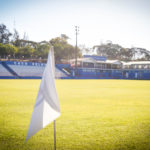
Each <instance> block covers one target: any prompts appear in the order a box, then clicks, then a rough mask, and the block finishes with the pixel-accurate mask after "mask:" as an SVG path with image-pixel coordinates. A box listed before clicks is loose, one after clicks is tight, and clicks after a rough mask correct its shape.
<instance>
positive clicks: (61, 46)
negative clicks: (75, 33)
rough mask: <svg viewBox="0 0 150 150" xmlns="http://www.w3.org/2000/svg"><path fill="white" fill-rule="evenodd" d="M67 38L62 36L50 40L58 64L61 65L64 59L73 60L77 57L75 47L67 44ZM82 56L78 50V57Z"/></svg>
mask: <svg viewBox="0 0 150 150" xmlns="http://www.w3.org/2000/svg"><path fill="white" fill-rule="evenodd" d="M66 37H67V36H66V35H65V36H64V35H63V36H62V35H61V37H56V38H54V39H51V40H50V43H51V44H52V45H53V46H54V54H55V61H56V63H61V62H62V59H66V60H69V59H72V58H74V57H75V47H73V46H72V45H70V44H69V43H68V42H67V39H68V38H66ZM80 56H81V53H80V49H79V48H78V57H80Z"/></svg>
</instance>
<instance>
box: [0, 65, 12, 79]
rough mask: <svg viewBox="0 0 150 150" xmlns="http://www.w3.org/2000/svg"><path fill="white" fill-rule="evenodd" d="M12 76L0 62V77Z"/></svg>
mask: <svg viewBox="0 0 150 150" xmlns="http://www.w3.org/2000/svg"><path fill="white" fill-rule="evenodd" d="M8 76H10V77H11V76H13V75H12V74H11V73H10V72H9V71H8V70H7V69H6V68H4V67H3V65H2V64H1V63H0V77H8Z"/></svg>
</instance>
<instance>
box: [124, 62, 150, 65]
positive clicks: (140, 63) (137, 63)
mask: <svg viewBox="0 0 150 150" xmlns="http://www.w3.org/2000/svg"><path fill="white" fill-rule="evenodd" d="M123 64H124V65H150V61H131V62H123Z"/></svg>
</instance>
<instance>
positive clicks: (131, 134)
mask: <svg viewBox="0 0 150 150" xmlns="http://www.w3.org/2000/svg"><path fill="white" fill-rule="evenodd" d="M39 85H40V80H0V150H53V124H50V125H48V126H47V127H46V128H44V129H42V130H41V131H39V132H38V133H37V134H36V135H34V136H33V137H32V138H31V139H30V140H29V141H28V142H27V143H25V142H24V141H25V137H26V134H27V130H28V126H29V123H30V119H31V114H32V111H33V107H34V103H35V99H36V96H37V92H38V88H39ZM56 87H57V92H58V96H59V101H60V107H61V116H60V117H59V118H58V119H57V120H56V130H57V131H56V132H57V150H150V81H135V80H134V81H131V80H56Z"/></svg>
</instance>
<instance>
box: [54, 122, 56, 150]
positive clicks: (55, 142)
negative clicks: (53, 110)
mask: <svg viewBox="0 0 150 150" xmlns="http://www.w3.org/2000/svg"><path fill="white" fill-rule="evenodd" d="M54 150H56V123H55V120H54Z"/></svg>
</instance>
